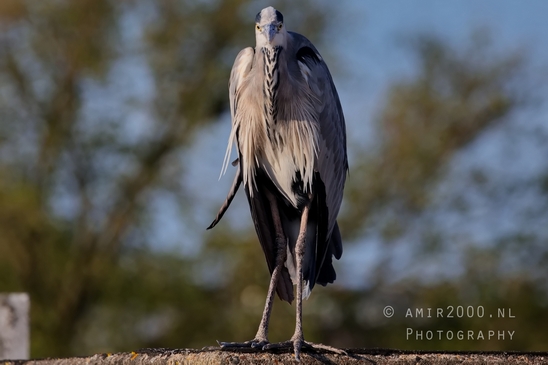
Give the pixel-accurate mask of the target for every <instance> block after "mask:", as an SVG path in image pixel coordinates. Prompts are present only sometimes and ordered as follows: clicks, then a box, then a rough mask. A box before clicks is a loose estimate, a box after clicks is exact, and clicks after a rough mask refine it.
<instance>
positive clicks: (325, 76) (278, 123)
mask: <svg viewBox="0 0 548 365" xmlns="http://www.w3.org/2000/svg"><path fill="white" fill-rule="evenodd" d="M255 22H256V24H255V36H256V46H255V48H252V47H248V48H245V49H243V50H242V51H241V52H240V53H239V54H238V56H237V57H236V60H235V61H234V66H233V67H232V72H231V74H230V81H229V98H230V111H231V116H232V130H231V133H230V136H229V141H228V147H227V151H226V154H225V160H224V163H223V169H222V171H221V173H224V172H226V169H227V166H228V162H229V159H230V153H231V149H232V146H233V145H236V147H237V151H238V158H237V160H236V161H234V163H233V165H235V166H237V173H236V177H235V179H234V182H233V184H232V187H231V188H230V191H229V193H228V196H227V198H226V200H225V202H224V204H223V205H222V207H221V209H220V210H219V213H218V214H217V217H216V218H215V220H214V221H213V223H212V224H211V225H210V226H209V227H208V229H210V228H212V227H214V226H215V225H216V224H217V223H218V222H219V220H220V219H221V218H222V216H223V214H224V213H225V212H226V210H227V209H228V207H229V205H230V203H231V201H232V199H233V198H234V196H235V194H236V192H237V191H238V188H239V187H240V185H241V183H242V182H243V185H244V189H245V193H246V195H247V199H248V202H249V206H250V210H251V216H252V219H253V222H254V224H255V230H256V231H257V235H258V238H259V241H260V243H261V246H262V249H263V251H264V254H265V258H266V262H267V264H268V268H269V270H270V273H271V279H270V285H269V289H268V294H267V298H266V303H265V308H264V311H263V315H262V319H261V322H260V325H259V329H258V331H257V334H256V336H255V338H254V339H253V340H251V341H247V342H243V343H236V342H221V343H220V345H221V347H222V348H230V347H243V346H249V347H260V348H263V349H268V348H274V347H279V346H293V349H294V352H295V357H296V358H297V359H299V354H300V351H301V348H302V347H303V346H312V347H321V348H327V349H329V350H334V351H337V350H336V349H333V348H330V347H328V346H324V345H313V344H310V343H308V342H305V341H304V336H303V330H302V299H303V297H304V298H307V297H308V296H309V295H310V291H311V290H312V288H313V287H314V285H315V284H320V285H324V286H325V285H327V284H328V283H333V281H334V280H335V278H336V274H335V270H334V269H333V265H332V257H333V256H334V257H335V258H336V259H339V258H340V257H341V255H342V241H341V234H340V231H339V227H338V225H337V221H336V218H337V215H338V213H339V208H340V206H341V201H342V197H343V189H344V184H345V180H346V174H347V171H348V160H347V153H346V130H345V122H344V116H343V111H342V108H341V103H340V101H339V97H338V94H337V90H336V89H335V85H334V84H333V80H332V78H331V74H330V72H329V70H328V68H327V65H326V64H325V62H324V60H323V58H322V57H321V56H320V53H319V52H318V50H317V49H316V47H314V45H312V43H311V42H310V41H309V40H308V39H307V38H306V37H304V36H302V35H300V34H298V33H294V32H290V31H287V30H286V26H285V24H284V21H283V15H282V14H281V13H280V12H279V11H277V10H276V9H274V8H273V7H267V8H265V9H263V10H262V11H261V12H260V13H258V14H257V17H256V19H255ZM294 285H295V286H296V287H297V288H296V291H295V296H296V324H295V333H294V335H293V337H292V338H291V340H290V341H287V342H285V343H282V344H270V343H269V342H268V324H269V320H270V313H271V310H272V305H273V299H274V292H275V291H276V292H277V293H278V296H279V297H280V298H281V299H282V300H285V301H287V302H289V303H291V302H292V301H293V299H294V293H293V286H294Z"/></svg>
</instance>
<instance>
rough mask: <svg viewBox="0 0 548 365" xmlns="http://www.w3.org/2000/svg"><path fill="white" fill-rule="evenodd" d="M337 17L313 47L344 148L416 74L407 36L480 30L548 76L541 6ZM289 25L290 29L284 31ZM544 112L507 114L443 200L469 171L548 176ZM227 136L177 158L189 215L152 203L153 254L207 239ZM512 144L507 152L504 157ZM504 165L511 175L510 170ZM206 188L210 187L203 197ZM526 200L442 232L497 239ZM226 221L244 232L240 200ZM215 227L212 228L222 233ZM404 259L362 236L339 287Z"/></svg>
mask: <svg viewBox="0 0 548 365" xmlns="http://www.w3.org/2000/svg"><path fill="white" fill-rule="evenodd" d="M279 10H281V11H282V12H284V13H287V12H288V11H291V10H290V9H279ZM337 11H338V12H336V13H334V14H333V17H332V19H331V22H330V26H329V29H328V30H327V32H326V34H325V36H324V38H323V42H320V43H319V44H318V42H316V43H317V44H316V45H317V46H318V48H319V50H320V52H321V53H322V54H323V55H324V58H326V60H327V61H328V64H329V65H330V66H331V69H332V73H333V77H334V79H335V83H336V85H337V87H338V90H339V94H340V97H341V102H342V104H343V108H344V110H345V115H346V119H347V132H348V135H349V143H350V144H357V145H367V144H368V143H371V142H372V141H374V133H375V131H374V127H373V126H374V124H373V123H374V118H375V115H376V113H378V112H379V111H380V109H381V107H382V103H383V98H384V96H385V92H386V90H387V88H388V87H389V86H390V84H391V83H392V82H394V81H396V80H399V79H401V77H410V76H412V75H413V72H414V71H415V66H416V65H415V64H414V59H413V57H412V54H411V53H410V51H409V50H408V49H405V48H404V47H402V42H401V40H402V39H404V38H405V37H409V36H413V35H416V34H420V33H433V34H435V35H438V36H440V37H441V38H442V39H445V40H447V42H449V43H450V44H452V45H456V46H461V45H462V46H464V45H466V44H467V42H468V40H469V39H470V36H471V34H472V32H473V31H475V30H479V29H483V30H486V31H488V32H489V33H490V34H491V38H492V40H493V46H494V48H495V50H497V51H501V52H503V53H504V52H505V51H513V50H517V49H523V50H525V51H526V52H527V54H528V55H529V59H530V61H531V62H530V66H531V68H530V70H532V71H533V72H534V73H535V74H539V77H541V78H542V77H546V74H548V22H547V21H546V16H547V15H548V1H541V0H537V1H531V0H529V1H526V2H524V1H517V0H516V1H511V0H506V1H504V0H502V1H501V0H498V1H496V0H483V1H472V0H459V1H456V0H451V1H447V0H444V1H434V0H418V1H403V0H400V1H382V2H381V1H341V2H340V4H339V6H338V8H337ZM288 27H289V28H290V29H291V26H290V25H288ZM251 31H252V30H251V29H250V32H251ZM227 92H228V91H227ZM547 110H548V108H547V106H546V104H544V105H543V106H541V107H539V108H537V109H535V112H534V113H532V114H527V112H526V111H525V112H524V113H522V114H520V115H516V116H514V120H512V121H510V122H509V124H510V126H509V127H508V123H507V126H506V127H505V129H502V130H495V131H490V132H489V133H486V135H484V136H483V137H481V138H480V139H479V140H478V141H477V142H476V143H474V144H472V146H470V147H469V148H467V150H466V151H463V152H462V153H460V154H459V155H458V156H456V157H455V159H454V161H452V163H451V166H450V171H449V176H450V177H451V178H450V181H451V183H445V184H442V185H441V186H440V194H449V196H451V194H460V191H461V190H459V189H462V187H463V186H466V184H467V182H466V178H467V175H466V173H465V172H466V171H467V169H468V168H470V166H473V165H474V164H476V165H478V164H479V165H480V166H482V167H483V168H488V169H489V171H491V172H492V173H493V174H495V175H493V176H500V177H501V178H503V179H505V178H508V179H510V180H511V179H512V177H513V176H517V175H523V176H534V175H535V174H538V173H540V171H546V170H547V169H548V167H547V164H546V162H545V159H543V158H542V157H541V156H548V149H547V148H546V147H545V146H543V145H535V144H534V143H533V144H532V143H531V142H530V139H529V138H528V137H527V136H528V135H529V134H528V133H529V132H530V130H531V129H532V128H533V129H534V128H537V127H540V128H541V129H542V128H544V131H545V132H547V133H548V127H547V125H548V111H547ZM229 131H230V121H229V118H228V115H225V116H224V117H223V118H222V120H221V122H220V123H216V124H214V125H212V126H209V127H207V129H206V130H204V131H202V132H201V133H200V135H199V136H198V137H197V139H196V141H195V145H194V146H193V147H192V149H191V150H190V152H185V153H184V156H183V155H182V156H181V158H184V159H185V160H186V161H187V162H188V163H189V164H190V165H189V168H188V170H187V171H188V174H187V175H185V178H184V179H185V182H186V183H188V185H189V186H190V189H191V191H192V193H191V194H190V195H191V198H192V200H193V205H194V206H195V207H196V211H195V215H194V218H193V221H192V222H190V223H187V224H181V222H180V221H176V222H175V221H174V220H173V217H176V216H177V214H176V211H177V208H176V206H175V205H174V204H173V203H172V202H170V198H169V197H161V196H160V197H157V204H156V205H155V206H157V210H158V214H157V216H156V219H157V221H156V229H155V230H154V233H153V235H154V236H155V241H156V242H158V247H171V248H175V247H177V249H180V250H182V251H183V252H185V253H188V254H192V253H193V252H197V250H198V249H199V245H195V244H192V245H187V246H181V241H180V237H183V235H186V236H187V237H191V239H190V240H188V242H199V241H201V240H202V239H203V237H204V234H205V235H207V234H208V233H206V232H205V231H204V230H203V229H202V228H205V227H207V225H208V224H209V223H210V221H211V219H212V218H213V216H214V213H215V211H216V209H217V208H218V206H220V204H221V203H222V201H223V199H224V197H225V195H226V192H227V191H228V188H229V186H230V184H231V182H232V178H233V174H234V171H233V170H231V169H229V170H228V172H227V174H226V176H224V177H223V178H222V179H221V180H220V181H217V179H218V176H219V172H220V169H221V163H222V159H223V156H224V150H225V148H226V141H227V139H228V135H229ZM516 131H518V133H516ZM520 133H521V134H520ZM520 136H521V137H520ZM509 144H511V145H513V148H510V149H509V148H508V145H509ZM351 163H352V161H351ZM509 164H510V165H511V166H513V168H507V166H508V165H509ZM543 169H544V170H543ZM497 174H498V175H497ZM351 178H352V175H350V179H351ZM206 182H207V184H206V186H207V189H204V184H205V183H206ZM473 194H474V192H473V191H471V192H470V193H469V195H470V196H471V197H472V198H471V199H479V200H478V201H480V202H481V197H476V198H474V197H473ZM531 199H534V197H523V196H520V197H517V198H515V200H516V201H515V202H512V201H510V202H509V203H508V204H506V205H505V206H504V207H503V208H504V209H503V211H501V207H500V206H496V205H493V204H492V203H488V202H483V203H480V204H479V205H478V206H477V209H476V211H472V212H471V213H470V216H468V217H454V216H449V215H448V216H444V220H445V222H444V223H445V224H446V225H447V230H448V232H452V230H453V231H455V230H456V228H455V227H460V226H461V225H462V224H463V220H470V219H472V220H473V222H474V224H471V227H470V232H469V234H470V235H472V236H473V237H475V238H476V239H477V240H479V242H481V241H482V239H483V240H485V241H488V240H489V238H491V237H492V236H491V234H493V233H492V232H491V230H490V229H488V228H487V227H493V224H495V225H498V226H500V227H501V228H500V232H502V233H504V232H506V231H505V230H507V231H511V230H512V229H515V228H516V227H512V225H511V223H510V222H513V221H515V220H516V218H515V217H516V216H519V213H520V209H525V208H527V205H528V202H529V201H530V200H531ZM524 206H525V207H524ZM436 209H439V210H443V207H437V208H434V210H433V211H431V212H430V215H431V217H430V218H429V217H428V214H427V215H426V217H423V218H421V219H423V220H427V221H428V219H435V217H433V216H434V215H435V212H436ZM493 212H498V213H500V214H501V215H497V214H495V217H497V220H495V221H493ZM489 217H491V218H489ZM224 220H227V221H228V222H230V224H231V225H234V226H236V227H242V228H244V227H251V219H250V216H249V213H248V206H247V202H246V201H245V197H244V194H243V193H242V192H240V193H239V194H238V196H237V198H236V199H235V201H234V203H233V206H232V207H231V209H230V210H229V211H228V213H227V214H226V215H225V218H224ZM505 222H508V223H507V224H505ZM519 223H520V222H517V224H519ZM525 223H526V222H525ZM525 223H524V224H525ZM220 227H222V226H220ZM220 227H218V228H216V229H222V228H220ZM456 233H458V232H456ZM456 233H455V234H456ZM502 233H501V234H502ZM411 234H412V233H411ZM343 236H344V232H343ZM482 237H483V238H482ZM407 239H411V240H412V239H413V238H410V237H407ZM257 248H259V245H257ZM408 253H409V252H408V249H406V248H405V247H404V248H401V247H399V248H396V249H394V251H393V252H387V251H386V248H385V247H383V246H382V245H381V243H380V240H379V239H378V232H376V231H374V230H373V231H370V232H367V233H366V235H365V236H364V237H363V238H362V239H361V240H360V241H359V242H358V243H356V244H352V245H347V247H346V248H345V254H344V255H343V258H342V260H343V261H344V265H340V264H339V265H338V270H340V274H341V275H340V277H341V282H342V283H344V284H347V285H360V283H361V281H359V282H355V281H354V282H353V281H352V280H351V277H356V274H357V277H360V278H363V277H366V276H367V267H371V266H373V265H368V263H372V262H373V260H377V259H378V258H379V256H381V255H385V254H390V255H394V256H396V257H401V259H400V261H399V262H405V258H406V257H407V256H409V255H408ZM438 265H439V264H438ZM442 265H443V263H442ZM343 266H344V268H343ZM434 272H435V270H434ZM434 275H435V274H434Z"/></svg>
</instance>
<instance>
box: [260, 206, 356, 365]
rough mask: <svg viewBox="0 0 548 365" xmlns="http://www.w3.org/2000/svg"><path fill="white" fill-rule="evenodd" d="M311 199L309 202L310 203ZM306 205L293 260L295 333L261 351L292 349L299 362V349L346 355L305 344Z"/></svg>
mask: <svg viewBox="0 0 548 365" xmlns="http://www.w3.org/2000/svg"><path fill="white" fill-rule="evenodd" d="M311 201H312V199H311V200H310V202H311ZM310 202H309V203H308V204H307V205H306V206H305V207H304V208H303V212H302V215H301V225H300V228H299V236H298V237H297V242H296V244H295V256H296V257H295V258H296V261H297V298H296V306H297V308H296V319H295V333H294V334H293V336H292V337H291V339H290V340H289V341H286V342H281V343H276V344H267V345H265V346H264V347H263V349H273V348H281V347H290V346H292V347H293V351H294V352H295V359H296V360H297V361H300V354H301V349H302V348H303V347H304V348H311V349H317V350H326V351H331V352H334V353H337V354H346V352H345V351H344V350H341V349H337V348H334V347H331V346H326V345H322V344H313V343H311V342H306V341H305V340H304V335H303V325H302V323H303V308H302V306H303V259H304V253H305V249H306V227H307V224H308V213H309V210H310V204H311V203H310Z"/></svg>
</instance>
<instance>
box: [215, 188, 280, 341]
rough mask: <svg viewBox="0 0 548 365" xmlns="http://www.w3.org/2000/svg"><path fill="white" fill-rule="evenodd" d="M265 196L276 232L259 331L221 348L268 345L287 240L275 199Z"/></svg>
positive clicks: (270, 194) (268, 193)
mask: <svg viewBox="0 0 548 365" xmlns="http://www.w3.org/2000/svg"><path fill="white" fill-rule="evenodd" d="M266 196H267V198H268V201H269V203H270V210H271V212H272V221H273V223H274V229H275V231H276V246H277V247H276V248H277V251H276V266H275V267H274V270H273V271H272V276H271V278H270V285H269V286H268V293H267V295H266V302H265V306H264V310H263V316H262V318H261V323H260V324H259V329H258V330H257V334H256V335H255V338H254V339H253V340H251V341H246V342H220V343H219V344H220V345H221V348H230V347H261V348H262V347H263V346H265V345H266V344H268V324H269V322H270V314H271V313H272V307H273V304H274V294H275V293H276V285H277V284H278V280H279V277H280V273H281V271H282V268H283V264H284V262H285V259H286V252H287V251H286V250H287V238H286V237H285V234H284V231H283V228H282V222H281V220H280V212H279V210H278V205H277V202H276V198H275V197H274V195H272V193H270V192H269V191H267V192H266Z"/></svg>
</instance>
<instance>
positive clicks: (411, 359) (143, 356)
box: [0, 349, 548, 365]
mask: <svg viewBox="0 0 548 365" xmlns="http://www.w3.org/2000/svg"><path fill="white" fill-rule="evenodd" d="M347 352H348V355H336V354H331V353H324V352H304V353H303V354H302V355H301V364H379V365H384V364H399V365H404V364H501V365H502V364H547V363H548V352H542V353H541V352H538V353H535V352H533V353H525V352H523V353H521V352H422V351H398V350H384V349H363V350H361V349H354V350H347ZM287 363H296V362H295V358H294V356H293V353H292V352H291V351H289V350H284V351H277V352H265V351H254V350H253V351H250V350H243V351H237V352H236V351H221V350H219V349H208V350H192V349H181V350H170V349H144V350H139V351H137V352H129V353H116V354H98V355H93V356H89V357H73V358H65V359H42V360H26V361H24V360H11V361H10V360H4V361H0V365H23V364H25V365H115V364H116V365H118V364H120V365H122V364H124V365H126V364H127V365H186V364H208V365H210V364H211V365H212V364H239V365H246V364H287Z"/></svg>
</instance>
